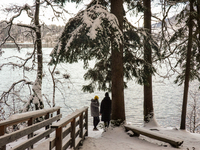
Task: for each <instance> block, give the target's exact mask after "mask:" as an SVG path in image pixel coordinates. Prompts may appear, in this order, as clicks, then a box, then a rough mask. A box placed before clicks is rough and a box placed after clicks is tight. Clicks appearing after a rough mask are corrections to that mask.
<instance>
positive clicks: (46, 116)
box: [45, 113, 50, 139]
mask: <svg viewBox="0 0 200 150" xmlns="http://www.w3.org/2000/svg"><path fill="white" fill-rule="evenodd" d="M45 119H49V113H47V114H46V115H45ZM49 127H50V125H49V124H48V125H47V126H46V127H45V129H46V130H47V129H49ZM47 138H49V135H47V136H46V139H47Z"/></svg>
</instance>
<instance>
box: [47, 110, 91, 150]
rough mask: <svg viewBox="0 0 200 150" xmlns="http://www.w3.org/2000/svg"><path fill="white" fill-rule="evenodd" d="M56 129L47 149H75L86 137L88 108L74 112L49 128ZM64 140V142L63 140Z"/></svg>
mask: <svg viewBox="0 0 200 150" xmlns="http://www.w3.org/2000/svg"><path fill="white" fill-rule="evenodd" d="M51 128H52V129H56V134H55V138H54V139H53V140H51V142H50V145H49V149H50V150H51V149H53V148H54V147H55V149H56V150H65V149H67V148H68V147H71V148H74V149H77V148H78V146H79V145H80V144H81V143H82V141H83V140H84V138H85V136H88V107H83V108H81V109H79V110H76V111H75V112H73V113H72V114H70V115H68V116H67V117H65V118H63V119H61V120H60V121H59V122H56V123H54V124H53V125H52V126H51ZM63 139H65V140H63Z"/></svg>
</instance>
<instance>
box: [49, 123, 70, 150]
mask: <svg viewBox="0 0 200 150" xmlns="http://www.w3.org/2000/svg"><path fill="white" fill-rule="evenodd" d="M70 132H71V126H68V127H67V128H63V139H64V138H65V137H66V136H67V135H68V134H69V133H70ZM55 141H56V138H55V137H54V138H52V139H51V140H50V143H49V144H50V145H49V149H50V150H51V149H52V148H54V147H55Z"/></svg>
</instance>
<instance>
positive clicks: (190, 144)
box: [7, 126, 200, 150]
mask: <svg viewBox="0 0 200 150" xmlns="http://www.w3.org/2000/svg"><path fill="white" fill-rule="evenodd" d="M148 127H149V126H148ZM151 128H153V129H157V130H158V131H155V132H159V133H161V134H164V135H168V136H170V137H176V138H180V139H182V140H183V141H184V142H183V144H182V145H181V146H180V147H179V148H178V149H181V150H200V134H193V133H189V132H187V131H182V130H178V129H176V128H162V127H159V126H154V127H153V126H151ZM88 133H89V135H88V137H86V139H85V140H84V142H83V146H81V147H80V150H175V149H177V148H174V147H172V146H171V145H170V144H168V143H164V142H161V141H158V140H154V139H151V138H148V137H145V136H142V135H140V136H139V137H131V136H129V134H130V131H129V132H125V130H124V128H123V127H115V128H113V127H109V129H108V130H107V131H106V132H104V131H103V129H100V128H99V131H93V127H92V126H89V131H88ZM128 133H129V134H128ZM18 142H19V141H18ZM16 144H17V142H14V143H11V144H8V145H7V149H11V147H13V146H14V145H16ZM48 148H49V139H48V140H45V142H40V144H38V145H36V146H34V150H48Z"/></svg>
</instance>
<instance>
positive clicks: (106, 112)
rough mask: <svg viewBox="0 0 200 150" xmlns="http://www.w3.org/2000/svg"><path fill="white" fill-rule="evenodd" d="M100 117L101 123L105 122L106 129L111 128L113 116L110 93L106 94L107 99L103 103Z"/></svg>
mask: <svg viewBox="0 0 200 150" xmlns="http://www.w3.org/2000/svg"><path fill="white" fill-rule="evenodd" d="M100 115H101V121H104V125H105V127H109V124H110V115H111V99H110V97H109V95H108V92H106V93H105V97H104V99H103V100H102V102H101V107H100Z"/></svg>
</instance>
